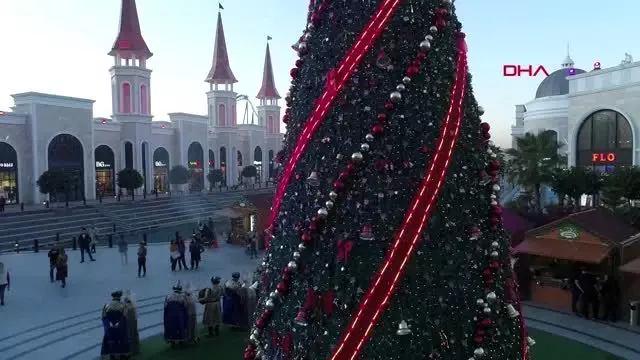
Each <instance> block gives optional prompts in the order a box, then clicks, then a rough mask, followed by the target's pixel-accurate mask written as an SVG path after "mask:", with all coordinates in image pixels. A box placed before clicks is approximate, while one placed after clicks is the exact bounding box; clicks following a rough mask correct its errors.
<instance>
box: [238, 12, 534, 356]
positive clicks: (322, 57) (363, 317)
mask: <svg viewBox="0 0 640 360" xmlns="http://www.w3.org/2000/svg"><path fill="white" fill-rule="evenodd" d="M308 21H309V25H308V27H307V29H306V30H305V32H304V34H303V36H302V37H301V38H300V42H299V43H298V44H297V45H296V48H297V50H298V52H299V55H300V59H299V60H298V61H297V62H296V66H295V68H294V69H292V70H291V76H292V78H293V81H292V86H291V90H290V93H289V95H288V96H287V97H286V103H287V109H286V112H285V115H284V119H283V120H284V122H285V123H286V124H287V133H286V136H285V141H284V150H283V151H282V153H281V156H280V161H281V162H282V165H283V168H282V172H281V174H280V178H279V185H278V189H277V192H276V199H275V201H274V204H273V208H272V220H273V224H272V227H271V234H272V238H271V239H270V246H269V250H268V253H267V256H266V258H265V261H264V263H263V265H262V267H261V273H262V287H261V297H260V300H259V304H258V310H257V313H256V316H255V326H254V327H253V329H252V331H251V336H250V339H249V345H248V347H247V349H246V351H245V359H259V358H262V359H308V360H324V359H332V360H353V359H362V360H375V359H384V360H390V359H398V360H400V359H401V360H408V359H443V360H468V359H485V360H526V359H527V358H528V350H527V346H528V345H527V335H526V330H525V327H524V323H523V318H522V315H521V314H520V311H519V308H520V305H519V302H518V297H517V291H516V288H515V285H514V281H513V278H512V268H511V264H510V256H509V255H510V252H509V250H510V245H509V237H508V235H507V234H506V233H505V232H504V231H503V229H502V225H501V208H500V205H499V204H498V192H499V190H500V187H499V185H498V184H499V181H498V176H499V169H500V163H499V161H498V160H496V154H494V153H492V151H491V149H490V145H491V143H490V141H489V138H490V135H489V126H488V124H486V123H481V119H480V116H481V115H482V113H483V111H482V109H481V107H479V106H478V104H477V103H476V100H475V99H474V96H473V91H472V89H471V78H470V76H469V74H468V69H467V56H466V52H467V49H466V44H465V40H464V38H465V35H464V33H462V32H461V24H460V23H459V21H458V20H457V17H456V16H455V11H454V7H453V4H452V0H358V1H356V0H322V1H315V2H314V1H312V3H311V5H310V9H309V15H308Z"/></svg>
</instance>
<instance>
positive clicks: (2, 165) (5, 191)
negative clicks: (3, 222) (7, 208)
mask: <svg viewBox="0 0 640 360" xmlns="http://www.w3.org/2000/svg"><path fill="white" fill-rule="evenodd" d="M0 197H2V198H4V199H5V200H4V201H5V204H16V203H18V202H19V201H20V199H19V196H18V153H17V152H16V150H15V149H14V148H13V146H11V145H9V144H7V143H5V142H0Z"/></svg>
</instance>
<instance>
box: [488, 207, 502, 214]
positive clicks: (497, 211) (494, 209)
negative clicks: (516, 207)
mask: <svg viewBox="0 0 640 360" xmlns="http://www.w3.org/2000/svg"><path fill="white" fill-rule="evenodd" d="M491 213H492V214H494V215H500V214H502V208H501V207H500V206H494V207H492V208H491Z"/></svg>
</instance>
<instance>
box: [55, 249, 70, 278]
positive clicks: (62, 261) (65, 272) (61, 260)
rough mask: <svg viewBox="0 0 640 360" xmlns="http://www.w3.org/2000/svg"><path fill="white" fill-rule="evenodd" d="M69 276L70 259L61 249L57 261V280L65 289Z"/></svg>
mask: <svg viewBox="0 0 640 360" xmlns="http://www.w3.org/2000/svg"><path fill="white" fill-rule="evenodd" d="M68 276H69V257H68V256H67V253H66V252H65V251H64V249H62V248H61V249H60V255H58V260H57V261H56V280H58V281H60V284H61V286H62V287H63V288H65V287H67V277H68Z"/></svg>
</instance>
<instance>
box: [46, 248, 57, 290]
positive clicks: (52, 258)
mask: <svg viewBox="0 0 640 360" xmlns="http://www.w3.org/2000/svg"><path fill="white" fill-rule="evenodd" d="M59 255H60V247H59V246H58V243H57V242H56V244H55V245H53V247H52V248H51V250H49V253H48V254H47V256H48V257H49V279H51V282H54V281H56V280H55V278H54V277H53V271H54V270H55V268H56V263H57V261H58V256H59Z"/></svg>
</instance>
